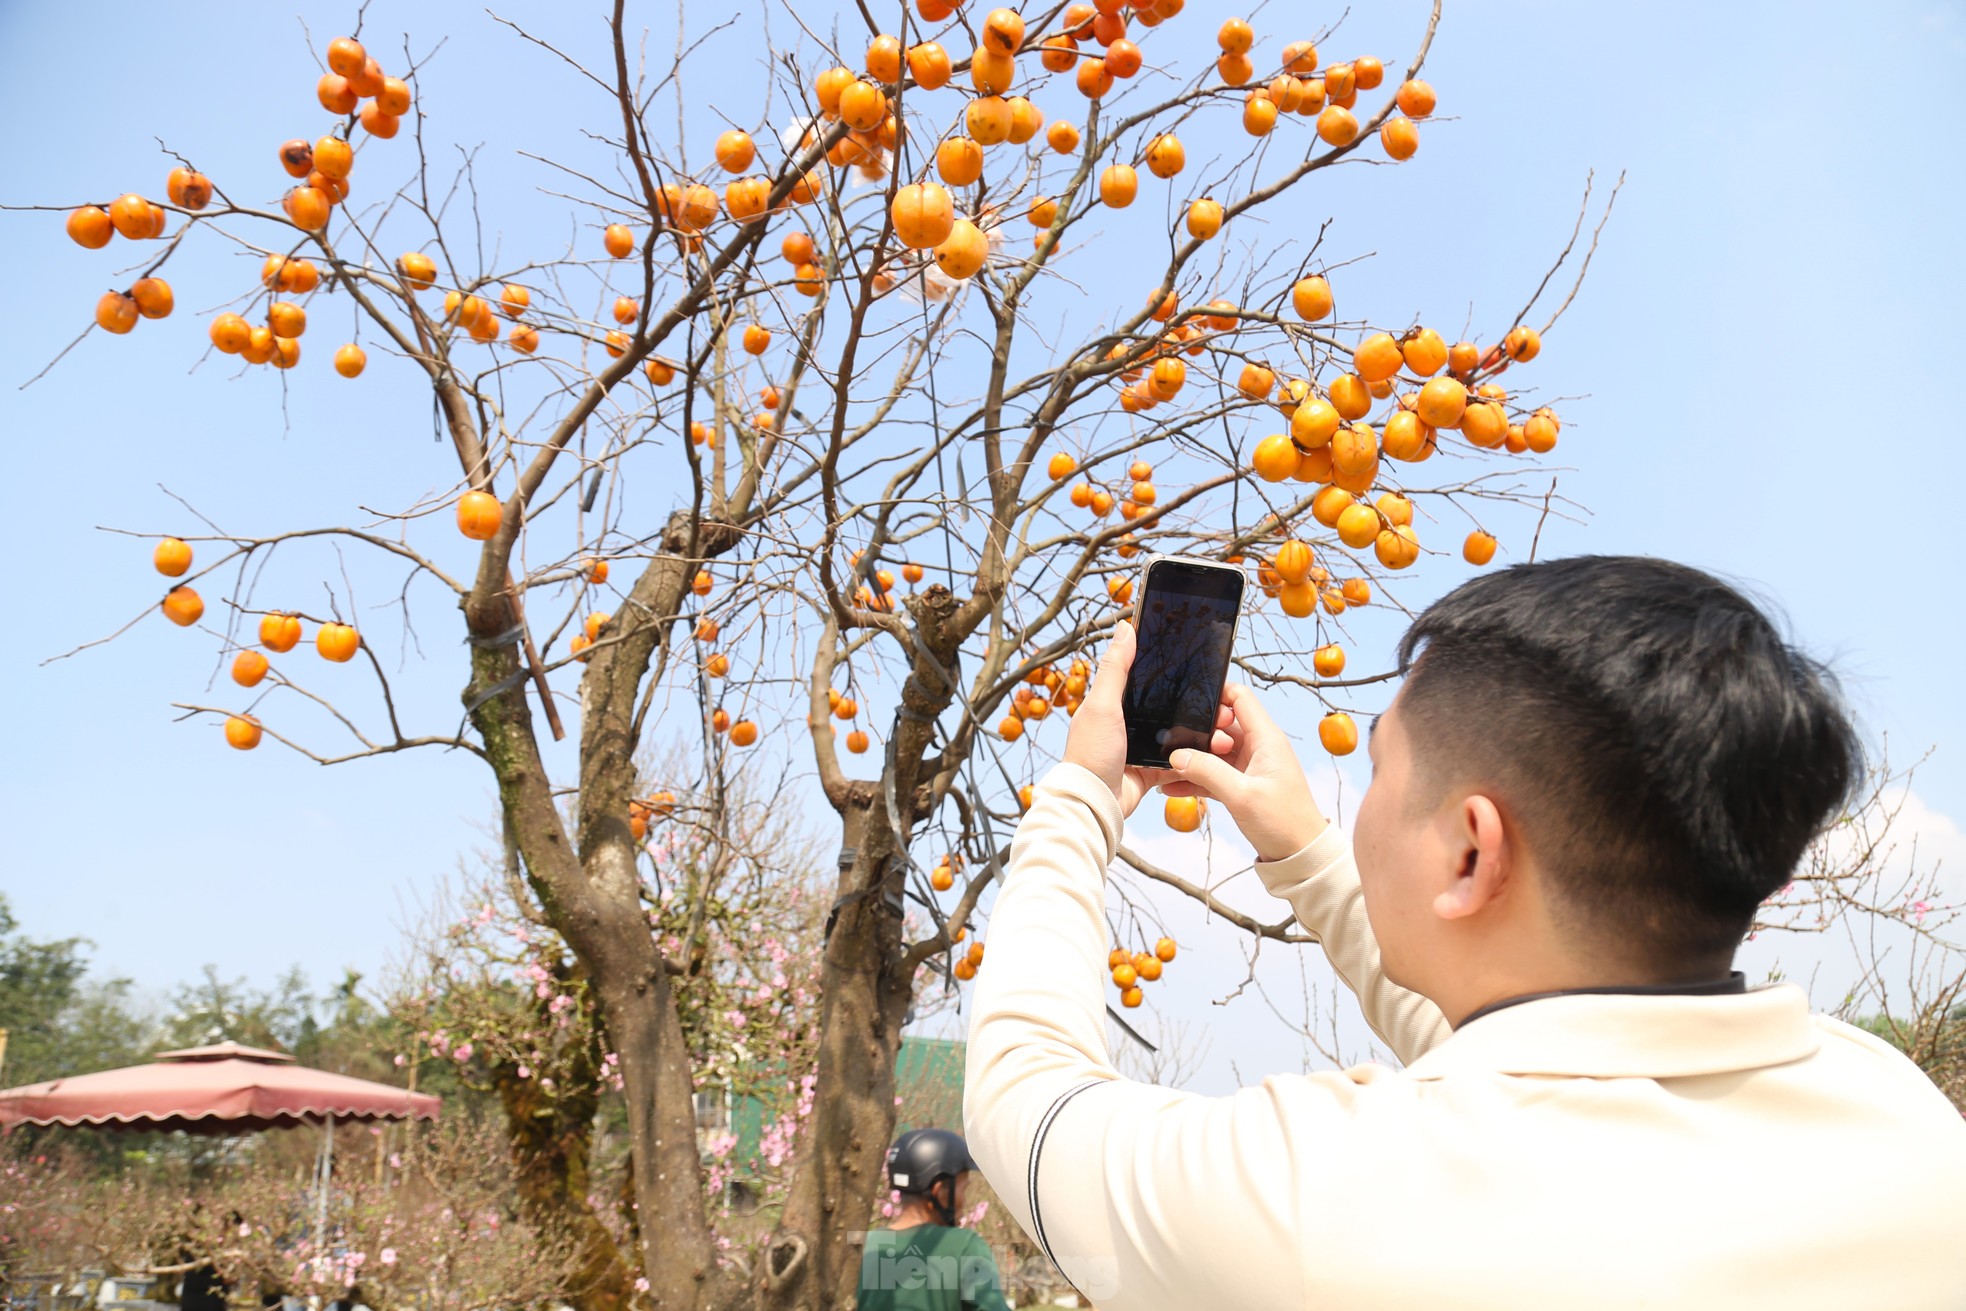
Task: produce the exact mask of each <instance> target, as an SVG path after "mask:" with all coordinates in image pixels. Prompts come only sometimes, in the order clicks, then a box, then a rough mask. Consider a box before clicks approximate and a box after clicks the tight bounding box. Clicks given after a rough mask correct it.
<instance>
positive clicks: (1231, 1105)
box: [963, 711, 1344, 1311]
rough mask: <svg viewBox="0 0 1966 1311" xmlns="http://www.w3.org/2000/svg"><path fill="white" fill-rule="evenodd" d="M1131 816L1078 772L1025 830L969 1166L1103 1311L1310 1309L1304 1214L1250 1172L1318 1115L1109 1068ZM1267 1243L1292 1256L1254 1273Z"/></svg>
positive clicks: (985, 1014)
mask: <svg viewBox="0 0 1966 1311" xmlns="http://www.w3.org/2000/svg"><path fill="white" fill-rule="evenodd" d="M1081 713H1083V711H1082V712H1081ZM1120 819H1121V815H1120V804H1119V802H1118V800H1117V799H1116V798H1115V796H1114V794H1113V791H1112V788H1111V787H1110V786H1109V785H1108V784H1107V783H1106V782H1104V781H1103V780H1102V779H1100V778H1099V777H1098V776H1097V775H1095V774H1092V773H1091V772H1089V771H1088V770H1086V769H1083V768H1081V767H1079V766H1077V765H1074V764H1069V763H1068V764H1061V765H1059V766H1057V767H1056V768H1055V769H1053V770H1052V771H1051V773H1050V774H1048V775H1046V777H1045V779H1044V780H1043V781H1042V782H1041V783H1039V784H1038V786H1037V788H1036V789H1035V796H1034V797H1033V799H1032V804H1031V809H1030V812H1029V813H1028V814H1027V815H1025V817H1024V820H1023V822H1022V823H1021V824H1020V825H1019V826H1018V830H1017V839H1016V841H1015V842H1014V843H1013V844H1012V847H1011V858H1010V865H1009V868H1008V870H1007V872H1006V877H1005V882H1004V887H1003V889H1002V891H1001V892H999V893H998V895H997V903H996V909H995V910H994V911H993V912H992V914H991V916H990V960H989V966H988V968H986V969H984V970H983V971H982V972H981V973H980V974H979V975H978V976H977V981H976V991H975V995H974V1009H973V1011H972V1013H971V1016H970V1025H969V1052H968V1067H967V1069H966V1071H965V1075H964V1086H963V1133H964V1136H965V1137H966V1138H967V1139H968V1141H969V1149H970V1154H971V1155H972V1156H974V1157H975V1158H976V1161H977V1164H978V1165H980V1166H981V1167H982V1169H983V1174H984V1176H985V1177H986V1178H988V1179H989V1181H990V1184H991V1186H992V1187H993V1188H995V1189H996V1191H997V1195H998V1196H999V1197H1000V1198H1001V1199H1002V1200H1003V1203H1004V1205H1006V1206H1007V1207H1008V1208H1009V1209H1010V1212H1011V1215H1012V1216H1013V1217H1015V1218H1016V1220H1017V1222H1018V1223H1019V1224H1020V1225H1022V1226H1023V1228H1024V1231H1025V1232H1026V1233H1027V1234H1029V1235H1030V1236H1031V1237H1032V1239H1033V1240H1035V1241H1036V1242H1037V1243H1038V1245H1039V1246H1040V1247H1041V1248H1042V1249H1043V1250H1044V1252H1045V1254H1046V1255H1047V1256H1049V1257H1050V1258H1051V1260H1052V1261H1053V1262H1054V1263H1056V1264H1057V1266H1058V1268H1059V1269H1060V1270H1062V1271H1063V1272H1064V1274H1065V1276H1066V1277H1067V1278H1068V1279H1070V1280H1071V1281H1072V1283H1073V1284H1074V1286H1075V1287H1077V1288H1078V1289H1079V1291H1081V1292H1083V1293H1085V1294H1086V1295H1087V1296H1088V1297H1091V1298H1092V1299H1093V1300H1094V1302H1095V1303H1096V1304H1097V1305H1099V1306H1100V1307H1104V1308H1109V1309H1110V1311H1128V1309H1129V1308H1133V1307H1139V1308H1143V1309H1144V1308H1149V1307H1152V1308H1157V1309H1161V1311H1164V1309H1165V1308H1167V1307H1193V1306H1203V1305H1206V1304H1207V1302H1208V1301H1209V1300H1210V1297H1211V1295H1212V1294H1214V1293H1216V1292H1219V1290H1220V1289H1221V1288H1223V1287H1225V1286H1228V1285H1229V1284H1231V1283H1233V1285H1234V1286H1235V1288H1236V1289H1237V1293H1238V1296H1239V1298H1241V1299H1242V1304H1243V1305H1250V1306H1293V1305H1302V1304H1303V1282H1302V1267H1301V1265H1300V1264H1299V1263H1298V1262H1297V1261H1295V1260H1293V1259H1291V1258H1290V1255H1289V1254H1291V1253H1294V1252H1295V1250H1296V1239H1295V1234H1296V1233H1297V1230H1296V1225H1297V1223H1298V1221H1299V1219H1300V1216H1299V1211H1300V1209H1301V1206H1300V1199H1298V1198H1295V1197H1293V1196H1290V1195H1288V1194H1285V1193H1282V1192H1276V1191H1274V1189H1273V1184H1272V1185H1268V1186H1266V1185H1265V1184H1264V1183H1263V1182H1262V1180H1261V1179H1260V1178H1259V1177H1258V1176H1259V1175H1260V1172H1251V1171H1249V1170H1248V1168H1247V1167H1248V1165H1249V1163H1250V1162H1252V1161H1260V1162H1266V1163H1270V1164H1272V1165H1274V1163H1276V1162H1279V1161H1282V1160H1284V1159H1285V1158H1286V1156H1287V1155H1288V1154H1289V1152H1290V1151H1291V1147H1292V1137H1293V1135H1296V1136H1300V1137H1304V1138H1315V1137H1317V1136H1318V1135H1317V1133H1316V1129H1317V1127H1318V1126H1316V1125H1315V1124H1314V1123H1307V1122H1306V1119H1311V1118H1314V1117H1303V1116H1301V1115H1298V1116H1296V1117H1294V1118H1290V1128H1289V1129H1288V1131H1286V1118H1287V1117H1285V1116H1284V1115H1283V1113H1282V1107H1281V1106H1280V1105H1279V1103H1278V1100H1277V1098H1275V1097H1274V1096H1272V1095H1271V1090H1270V1089H1269V1088H1267V1087H1266V1088H1265V1089H1260V1090H1259V1089H1249V1090H1246V1091H1245V1092H1243V1093H1239V1094H1237V1095H1236V1096H1234V1097H1227V1098H1204V1097H1197V1096H1194V1095H1193V1094H1189V1093H1183V1092H1178V1091H1175V1090H1173V1089H1169V1088H1161V1087H1157V1086H1155V1085H1153V1084H1143V1083H1133V1082H1130V1081H1128V1080H1126V1079H1123V1078H1121V1077H1120V1076H1119V1074H1118V1073H1117V1072H1116V1071H1115V1070H1114V1068H1113V1064H1112V1061H1111V1059H1110V1057H1109V1055H1108V1052H1107V1048H1106V1025H1105V1004H1104V994H1103V992H1102V990H1101V983H1102V982H1103V980H1104V977H1105V961H1106V925H1105V920H1104V915H1103V906H1104V899H1105V890H1104V885H1105V873H1106V866H1107V864H1108V863H1109V862H1110V861H1111V859H1112V855H1113V850H1114V847H1115V846H1116V845H1117V843H1118V840H1119V831H1120ZM1331 1078H1332V1079H1334V1080H1336V1081H1337V1082H1339V1083H1344V1080H1343V1077H1342V1076H1331ZM1289 1082H1290V1084H1291V1085H1292V1086H1304V1085H1306V1083H1307V1081H1304V1080H1297V1079H1293V1080H1291V1081H1289ZM1313 1086H1314V1085H1313ZM1321 1100H1322V1101H1323V1102H1324V1104H1325V1105H1326V1106H1327V1107H1335V1106H1336V1104H1337V1102H1336V1099H1335V1098H1333V1097H1331V1096H1330V1095H1325V1096H1324V1097H1323V1098H1322V1099H1321ZM1290 1177H1291V1174H1290V1172H1289V1171H1287V1170H1282V1171H1272V1172H1271V1173H1270V1175H1269V1178H1270V1179H1271V1180H1272V1181H1274V1180H1277V1179H1288V1178H1290ZM1252 1245H1254V1250H1264V1251H1270V1252H1274V1253H1278V1254H1280V1257H1279V1259H1276V1260H1267V1261H1261V1262H1251V1261H1250V1260H1249V1258H1248V1253H1249V1252H1250V1251H1251V1250H1253V1249H1252ZM1174 1253H1178V1254H1179V1256H1180V1259H1179V1260H1178V1261H1171V1260H1169V1257H1170V1255H1171V1254H1174ZM1252 1281H1254V1282H1252Z"/></svg>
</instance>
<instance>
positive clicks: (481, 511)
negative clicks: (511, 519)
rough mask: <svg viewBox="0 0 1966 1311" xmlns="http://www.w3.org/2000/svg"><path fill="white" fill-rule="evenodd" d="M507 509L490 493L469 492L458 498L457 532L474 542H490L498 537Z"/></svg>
mask: <svg viewBox="0 0 1966 1311" xmlns="http://www.w3.org/2000/svg"><path fill="white" fill-rule="evenodd" d="M504 518H505V508H504V507H503V506H501V505H500V504H499V502H498V498H497V497H496V496H493V495H492V494H491V493H490V492H481V491H469V492H466V493H465V494H464V495H462V496H460V497H458V498H457V530H458V531H459V532H461V533H463V534H464V535H465V536H466V537H468V538H470V539H471V540H472V541H474V542H488V541H490V540H491V539H492V538H494V537H496V536H497V535H498V527H499V524H500V523H501V522H503V521H504Z"/></svg>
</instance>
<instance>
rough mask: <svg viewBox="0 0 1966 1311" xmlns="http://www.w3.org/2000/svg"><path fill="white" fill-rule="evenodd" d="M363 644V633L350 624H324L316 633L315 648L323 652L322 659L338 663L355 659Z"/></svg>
mask: <svg viewBox="0 0 1966 1311" xmlns="http://www.w3.org/2000/svg"><path fill="white" fill-rule="evenodd" d="M361 645H362V638H361V635H360V634H359V633H357V632H356V631H355V630H354V628H352V627H351V626H349V625H348V624H322V625H321V628H320V631H319V632H317V633H315V634H314V649H315V650H316V651H318V652H320V653H321V658H322V659H324V660H332V661H333V662H334V663H336V664H338V665H339V664H346V663H347V662H348V661H350V660H353V659H354V658H355V652H356V651H358V650H360V649H361Z"/></svg>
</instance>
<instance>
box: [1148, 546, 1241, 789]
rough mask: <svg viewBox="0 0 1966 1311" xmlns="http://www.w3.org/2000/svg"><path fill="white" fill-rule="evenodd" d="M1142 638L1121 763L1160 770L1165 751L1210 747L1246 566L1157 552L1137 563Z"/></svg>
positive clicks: (1166, 760)
mask: <svg viewBox="0 0 1966 1311" xmlns="http://www.w3.org/2000/svg"><path fill="white" fill-rule="evenodd" d="M1140 572H1141V577H1140V605H1139V608H1138V610H1136V611H1135V613H1134V621H1133V622H1134V626H1135V632H1136V633H1137V635H1138V638H1139V641H1138V643H1137V645H1136V648H1135V654H1134V657H1133V671H1132V672H1131V673H1130V674H1128V675H1127V679H1126V695H1125V697H1124V698H1123V699H1122V701H1121V705H1122V708H1123V710H1124V713H1125V715H1126V763H1127V764H1129V765H1146V766H1151V767H1156V768H1161V769H1165V768H1166V767H1167V763H1168V753H1169V752H1172V751H1179V750H1180V749H1182V748H1183V747H1192V748H1194V749H1196V750H1200V751H1206V750H1208V745H1209V742H1210V741H1211V740H1212V739H1213V737H1214V735H1215V716H1216V715H1217V713H1219V712H1220V710H1221V707H1222V687H1223V685H1224V684H1225V683H1226V682H1227V681H1228V678H1229V653H1230V652H1231V651H1233V650H1234V649H1235V644H1236V620H1237V619H1238V618H1239V617H1240V616H1241V614H1242V589H1243V583H1244V579H1243V572H1242V570H1240V569H1238V568H1236V567H1235V566H1234V565H1228V564H1218V563H1216V562H1215V561H1213V560H1191V559H1189V558H1188V557H1186V556H1180V555H1156V556H1152V557H1150V558H1149V559H1148V561H1147V563H1146V565H1145V566H1144V567H1143V568H1142V569H1141V571H1140Z"/></svg>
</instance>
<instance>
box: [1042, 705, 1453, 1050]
mask: <svg viewBox="0 0 1966 1311" xmlns="http://www.w3.org/2000/svg"><path fill="white" fill-rule="evenodd" d="M1222 706H1223V709H1224V711H1225V712H1226V715H1227V720H1228V722H1227V725H1226V729H1225V732H1223V733H1218V734H1216V737H1217V739H1218V741H1217V744H1216V751H1215V752H1214V753H1212V754H1211V753H1209V752H1204V751H1177V752H1175V753H1174V755H1173V757H1172V758H1171V763H1172V764H1173V765H1174V768H1173V769H1172V770H1170V771H1168V774H1167V775H1166V776H1165V777H1164V778H1163V779H1162V780H1161V782H1162V784H1163V786H1164V788H1165V789H1166V790H1167V791H1168V792H1170V793H1176V794H1178V793H1180V792H1181V791H1183V790H1186V791H1188V792H1195V793H1200V794H1202V795H1206V796H1209V797H1213V798H1214V799H1215V800H1217V801H1219V802H1221V803H1222V805H1223V806H1225V807H1227V809H1228V811H1229V815H1230V817H1231V818H1233V819H1234V820H1235V822H1236V827H1237V828H1239V829H1241V830H1242V835H1243V836H1244V837H1245V838H1247V839H1249V844H1250V845H1251V846H1252V847H1254V848H1255V849H1256V859H1257V865H1256V871H1257V873H1258V874H1259V875H1261V876H1262V879H1263V885H1264V886H1265V887H1267V888H1268V889H1269V890H1270V892H1271V893H1272V894H1273V895H1275V896H1278V897H1282V898H1283V899H1284V900H1286V901H1288V902H1289V903H1290V907H1291V909H1292V910H1294V911H1295V912H1296V913H1297V922H1298V923H1299V924H1302V925H1303V926H1304V928H1305V929H1306V930H1307V931H1309V932H1310V933H1311V934H1312V935H1313V936H1315V937H1316V938H1317V939H1318V941H1319V942H1321V943H1322V944H1323V945H1324V954H1325V956H1326V957H1327V958H1329V959H1330V961H1331V965H1332V968H1333V969H1335V970H1337V971H1338V977H1339V978H1341V979H1343V980H1344V981H1345V985H1346V986H1347V987H1349V988H1350V989H1351V990H1352V991H1353V992H1354V993H1356V994H1357V995H1358V1000H1359V1005H1360V1006H1361V1008H1363V1010H1364V1011H1365V1021H1366V1023H1367V1024H1370V1025H1371V1026H1372V1031H1373V1032H1374V1033H1376V1034H1378V1035H1379V1037H1380V1039H1381V1041H1383V1042H1385V1043H1386V1045H1387V1046H1389V1047H1391V1048H1392V1050H1393V1053H1394V1054H1395V1055H1396V1056H1398V1057H1399V1059H1400V1060H1402V1061H1406V1062H1411V1061H1413V1060H1415V1059H1417V1058H1418V1057H1419V1056H1420V1055H1421V1054H1422V1053H1424V1052H1425V1051H1427V1050H1428V1049H1429V1048H1431V1047H1433V1046H1434V1045H1435V1044H1437V1043H1439V1042H1441V1041H1443V1040H1444V1039H1445V1038H1446V1037H1447V1036H1448V1034H1449V1033H1451V1032H1452V1030H1451V1029H1450V1028H1449V1027H1448V1024H1447V1017H1446V1016H1444V1015H1442V1014H1441V1013H1440V1009H1439V1008H1438V1007H1436V1006H1435V1005H1434V1004H1433V1003H1432V1002H1431V1001H1428V1000H1427V999H1426V998H1425V997H1423V996H1421V995H1420V994H1419V993H1417V992H1409V991H1408V990H1406V989H1405V988H1402V987H1400V986H1399V985H1398V984H1396V983H1394V982H1392V981H1391V980H1390V979H1388V978H1387V977H1386V974H1385V970H1384V969H1383V968H1382V967H1381V965H1380V963H1379V943H1378V940H1377V939H1376V938H1374V937H1373V936H1372V924H1371V922H1370V921H1369V920H1368V919H1367V918H1366V914H1365V897H1364V894H1363V893H1362V892H1361V891H1360V889H1359V879H1358V866H1357V865H1355V864H1354V863H1353V861H1352V849H1351V844H1350V843H1349V842H1348V841H1346V839H1345V836H1344V834H1342V833H1340V832H1339V831H1338V826H1337V825H1335V824H1332V823H1330V822H1329V821H1327V820H1326V819H1325V817H1324V814H1323V812H1322V811H1320V810H1319V809H1318V804H1317V800H1316V798H1314V797H1313V796H1312V795H1311V786H1310V784H1309V782H1307V781H1306V780H1305V778H1304V769H1303V766H1302V765H1300V764H1298V762H1297V753H1296V752H1295V751H1293V750H1292V749H1291V746H1290V738H1289V737H1288V735H1286V734H1285V733H1284V731H1283V730H1282V729H1281V728H1279V727H1278V726H1277V723H1276V721H1275V720H1273V719H1271V718H1270V715H1269V712H1268V711H1266V710H1264V709H1263V706H1262V703H1261V702H1259V701H1258V700H1257V698H1256V694H1255V693H1254V692H1252V691H1250V690H1249V689H1248V688H1247V687H1244V686H1242V685H1241V684H1231V685H1230V686H1229V687H1228V689H1227V690H1226V691H1225V692H1224V694H1223V697H1222ZM1081 713H1083V712H1081ZM1073 729H1074V731H1076V730H1077V725H1076V724H1074V725H1073ZM1225 737H1226V738H1227V739H1228V741H1227V742H1226V743H1225V742H1223V741H1221V739H1223V738H1225ZM1224 746H1226V747H1227V749H1226V750H1224V749H1223V747H1224ZM1169 780H1174V781H1172V782H1170V781H1169Z"/></svg>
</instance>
